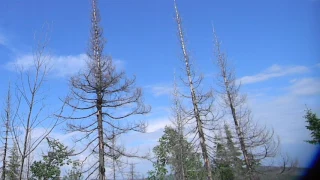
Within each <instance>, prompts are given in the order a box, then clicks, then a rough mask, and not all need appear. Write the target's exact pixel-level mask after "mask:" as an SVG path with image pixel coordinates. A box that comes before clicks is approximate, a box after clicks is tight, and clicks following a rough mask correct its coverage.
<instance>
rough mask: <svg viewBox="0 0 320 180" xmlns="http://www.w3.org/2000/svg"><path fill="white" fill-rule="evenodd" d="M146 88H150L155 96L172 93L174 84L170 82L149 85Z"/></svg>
mask: <svg viewBox="0 0 320 180" xmlns="http://www.w3.org/2000/svg"><path fill="white" fill-rule="evenodd" d="M146 88H148V89H150V90H151V92H152V94H153V96H155V97H159V96H163V95H170V94H171V93H172V92H173V85H168V84H157V85H149V86H146Z"/></svg>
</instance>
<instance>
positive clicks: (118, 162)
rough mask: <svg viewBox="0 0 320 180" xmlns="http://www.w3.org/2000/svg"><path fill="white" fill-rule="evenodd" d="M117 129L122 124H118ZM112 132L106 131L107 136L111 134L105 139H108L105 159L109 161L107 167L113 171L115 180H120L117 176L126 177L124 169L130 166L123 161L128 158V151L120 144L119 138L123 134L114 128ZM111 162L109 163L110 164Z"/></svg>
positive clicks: (112, 174)
mask: <svg viewBox="0 0 320 180" xmlns="http://www.w3.org/2000/svg"><path fill="white" fill-rule="evenodd" d="M117 127H120V124H119V123H117ZM110 128H111V130H109V129H105V131H106V132H107V134H110V136H109V137H105V139H106V142H107V143H106V144H107V146H106V149H105V158H106V160H107V163H106V166H109V168H110V169H111V171H112V172H111V176H112V179H113V180H116V179H118V178H117V177H118V175H117V174H121V175H122V178H123V177H124V176H123V174H124V168H125V167H126V165H128V162H125V161H124V160H123V157H126V155H127V154H126V150H125V148H124V147H123V146H122V145H120V144H118V138H119V136H120V135H121V134H119V131H118V130H117V129H116V128H114V127H110ZM108 162H109V163H108Z"/></svg>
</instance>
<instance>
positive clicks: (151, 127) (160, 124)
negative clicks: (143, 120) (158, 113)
mask: <svg viewBox="0 0 320 180" xmlns="http://www.w3.org/2000/svg"><path fill="white" fill-rule="evenodd" d="M167 125H172V122H171V121H170V120H169V118H158V119H153V120H150V121H149V124H148V128H147V132H148V133H151V132H155V131H158V130H161V129H164V128H165V127H166V126H167Z"/></svg>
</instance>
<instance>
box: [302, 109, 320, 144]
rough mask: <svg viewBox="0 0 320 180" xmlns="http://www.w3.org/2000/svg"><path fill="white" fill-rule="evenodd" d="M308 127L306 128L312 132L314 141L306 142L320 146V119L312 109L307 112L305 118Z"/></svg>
mask: <svg viewBox="0 0 320 180" xmlns="http://www.w3.org/2000/svg"><path fill="white" fill-rule="evenodd" d="M304 118H305V119H306V122H307V123H308V125H307V126H306V128H307V129H308V130H309V131H311V137H312V140H308V141H306V142H308V143H310V144H320V119H319V118H318V117H317V115H316V114H315V113H313V112H312V111H311V109H307V110H306V115H305V116H304Z"/></svg>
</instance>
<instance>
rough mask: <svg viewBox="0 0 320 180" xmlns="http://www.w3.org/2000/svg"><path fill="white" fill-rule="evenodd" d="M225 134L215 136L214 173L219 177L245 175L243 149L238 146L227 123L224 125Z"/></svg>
mask: <svg viewBox="0 0 320 180" xmlns="http://www.w3.org/2000/svg"><path fill="white" fill-rule="evenodd" d="M224 133H225V136H223V135H222V133H221V131H220V134H218V135H216V136H215V141H214V144H215V147H216V152H215V154H216V157H215V161H214V162H215V164H214V167H215V170H214V172H215V173H214V174H215V176H216V178H217V179H222V180H224V179H228V180H231V179H235V178H236V177H241V176H243V175H244V169H243V167H242V166H243V164H244V162H243V160H242V159H241V158H240V157H241V155H242V154H241V151H240V148H239V147H238V146H236V145H235V143H234V142H233V139H234V137H233V135H232V132H231V131H230V129H229V126H228V125H227V124H225V125H224Z"/></svg>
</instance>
